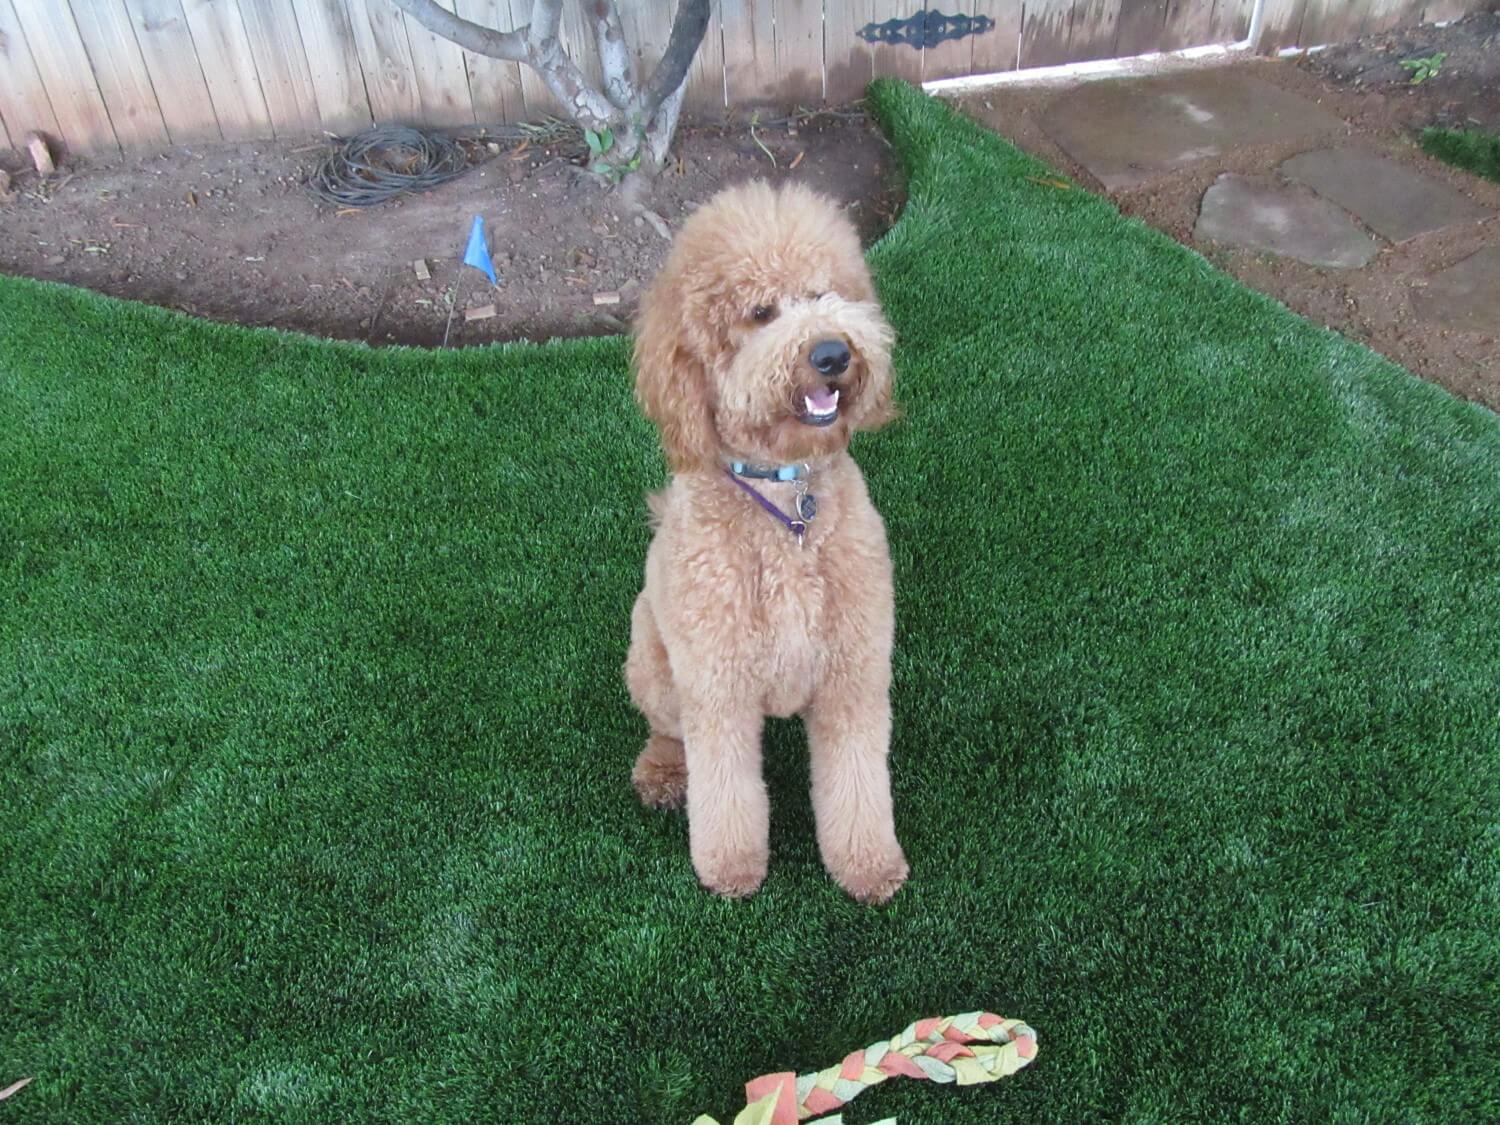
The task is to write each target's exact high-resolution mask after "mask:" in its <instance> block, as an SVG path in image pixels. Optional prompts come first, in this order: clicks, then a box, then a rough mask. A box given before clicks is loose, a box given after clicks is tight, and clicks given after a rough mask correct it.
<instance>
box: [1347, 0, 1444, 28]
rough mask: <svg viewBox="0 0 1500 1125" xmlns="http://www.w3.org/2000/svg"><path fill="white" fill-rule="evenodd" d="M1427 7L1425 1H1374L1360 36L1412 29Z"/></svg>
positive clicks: (1420, 19)
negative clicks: (1394, 28)
mask: <svg viewBox="0 0 1500 1125" xmlns="http://www.w3.org/2000/svg"><path fill="white" fill-rule="evenodd" d="M1428 6H1429V5H1428V3H1427V0H1375V2H1374V3H1373V4H1371V5H1370V12H1369V15H1368V16H1367V17H1366V18H1365V23H1364V26H1363V28H1361V29H1360V34H1361V35H1370V34H1372V33H1373V32H1377V31H1389V30H1390V29H1391V28H1393V27H1414V26H1416V25H1417V24H1419V23H1421V22H1422V12H1423V11H1424V9H1426V8H1427V7H1428ZM1463 6H1464V7H1469V6H1470V5H1467V4H1465V5H1463Z"/></svg>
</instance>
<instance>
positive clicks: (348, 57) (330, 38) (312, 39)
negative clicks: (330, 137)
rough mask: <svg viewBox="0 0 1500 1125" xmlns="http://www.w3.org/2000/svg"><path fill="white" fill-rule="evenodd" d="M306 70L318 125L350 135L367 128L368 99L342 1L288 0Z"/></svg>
mask: <svg viewBox="0 0 1500 1125" xmlns="http://www.w3.org/2000/svg"><path fill="white" fill-rule="evenodd" d="M292 7H293V8H294V9H295V10H296V13H297V26H298V27H299V28H300V29H301V31H302V48H303V51H304V52H305V54H306V56H307V73H308V76H309V77H310V78H311V79H312V87H313V97H314V98H315V99H316V100H317V103H318V122H319V127H320V128H322V129H324V130H326V131H328V132H330V133H338V134H341V135H343V136H350V135H352V134H354V133H358V132H360V131H361V130H363V129H368V128H369V127H370V122H371V120H372V118H371V115H370V100H369V98H368V97H367V96H366V95H365V82H364V75H363V74H362V73H361V72H360V67H359V53H358V51H357V49H356V48H355V44H354V28H353V27H352V26H351V25H350V22H349V13H348V11H347V10H345V8H344V5H343V2H342V0H292Z"/></svg>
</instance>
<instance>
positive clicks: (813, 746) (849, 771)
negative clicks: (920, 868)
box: [804, 680, 908, 902]
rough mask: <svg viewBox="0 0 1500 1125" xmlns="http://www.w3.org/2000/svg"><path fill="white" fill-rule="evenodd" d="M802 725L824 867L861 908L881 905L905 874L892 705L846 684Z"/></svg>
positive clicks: (880, 690)
mask: <svg viewBox="0 0 1500 1125" xmlns="http://www.w3.org/2000/svg"><path fill="white" fill-rule="evenodd" d="M804 718H805V722H806V724H807V744H808V750H809V752H810V756H811V766H812V800H813V816H814V818H815V819H816V822H817V829H818V850H819V852H821V853H822V856H823V865H824V866H825V867H826V868H828V873H829V874H830V875H832V876H833V877H834V878H835V879H837V880H838V883H839V886H841V887H843V888H844V890H846V891H848V892H849V893H850V894H851V895H853V896H854V897H855V898H856V899H858V900H859V901H860V902H885V901H886V900H887V899H889V898H890V897H891V896H892V895H894V894H895V893H896V892H897V891H898V890H899V889H900V888H901V884H902V883H904V882H905V881H906V876H907V871H908V868H907V865H906V855H905V853H904V852H902V850H901V844H900V842H899V841H898V840H897V839H896V822H895V815H894V813H893V810H892V807H891V778H890V771H889V770H888V769H887V767H886V757H887V755H888V753H889V749H890V742H891V702H890V698H889V696H888V694H887V692H886V691H885V689H884V684H883V683H877V684H874V685H863V686H862V685H861V683H860V681H858V680H850V681H846V682H845V683H843V684H841V685H839V686H838V687H837V688H836V689H834V690H831V691H825V692H822V693H820V695H819V697H818V698H817V699H815V700H814V701H813V705H812V706H811V707H810V708H809V709H808V712H807V714H806V716H805V717H804Z"/></svg>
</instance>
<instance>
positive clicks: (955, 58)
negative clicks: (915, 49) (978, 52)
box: [922, 0, 974, 82]
mask: <svg viewBox="0 0 1500 1125" xmlns="http://www.w3.org/2000/svg"><path fill="white" fill-rule="evenodd" d="M927 7H928V9H929V10H931V11H934V12H941V13H942V14H943V15H945V16H972V15H973V14H974V0H928V3H927ZM973 58H974V41H973V39H971V38H970V37H969V36H967V35H966V36H964V37H963V38H962V39H949V40H947V41H946V42H943V43H939V44H938V45H937V46H935V47H928V48H926V49H925V50H923V52H922V81H923V82H935V81H937V80H938V79H939V78H956V77H959V76H961V75H965V74H968V73H969V69H970V66H971V64H972V62H973Z"/></svg>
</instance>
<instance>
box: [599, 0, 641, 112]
mask: <svg viewBox="0 0 1500 1125" xmlns="http://www.w3.org/2000/svg"><path fill="white" fill-rule="evenodd" d="M589 14H590V15H591V16H593V18H594V39H595V41H596V42H597V43H598V44H599V61H600V63H601V64H603V67H604V92H605V94H607V95H608V96H609V100H610V101H612V102H614V103H615V105H617V106H619V107H620V108H621V109H629V108H630V103H631V102H632V101H634V100H635V56H634V55H633V54H631V52H630V45H629V44H628V43H626V42H625V29H624V27H622V26H621V24H620V6H619V4H617V3H616V2H615V0H592V2H591V3H590V4H589Z"/></svg>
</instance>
